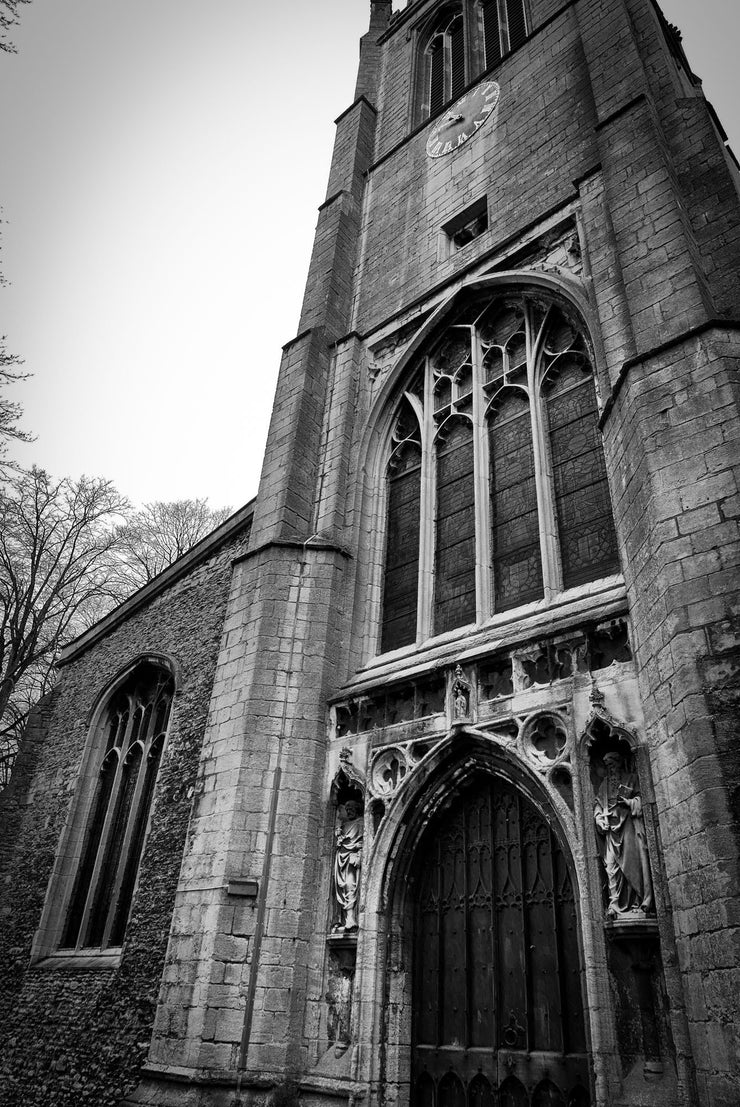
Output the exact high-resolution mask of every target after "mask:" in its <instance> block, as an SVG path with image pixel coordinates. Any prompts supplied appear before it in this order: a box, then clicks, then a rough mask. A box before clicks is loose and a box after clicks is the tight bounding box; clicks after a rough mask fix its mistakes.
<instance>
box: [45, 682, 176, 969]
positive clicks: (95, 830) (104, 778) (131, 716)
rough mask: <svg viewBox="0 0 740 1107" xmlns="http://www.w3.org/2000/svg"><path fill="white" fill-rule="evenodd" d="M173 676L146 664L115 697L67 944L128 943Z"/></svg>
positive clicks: (100, 748) (106, 719)
mask: <svg viewBox="0 0 740 1107" xmlns="http://www.w3.org/2000/svg"><path fill="white" fill-rule="evenodd" d="M173 690H174V688H173V680H172V677H171V675H170V674H169V673H168V672H167V671H166V670H164V669H163V668H161V667H160V666H158V665H154V664H152V663H150V662H145V663H142V664H140V665H138V666H137V667H136V668H135V669H134V671H133V672H132V673H131V675H130V676H129V677H128V678H127V680H126V681H125V682H124V683H123V684H122V685H121V686H119V687H118V688H117V690H116V691H115V692H114V694H113V695H112V697H111V698H110V700H109V702H108V704H107V706H106V708H105V710H104V711H103V714H102V716H101V718H100V722H99V723H98V726H97V729H96V734H95V739H94V746H93V754H92V757H93V762H94V763H93V771H94V773H95V783H94V786H93V791H92V795H91V796H90V797H89V801H88V803H87V805H86V807H87V817H86V821H85V826H84V828H83V831H82V843H81V852H80V856H79V863H78V865H77V871H76V874H75V876H74V879H73V884H72V891H71V895H70V898H69V900H68V904H67V908H66V917H65V922H64V927H63V930H62V935H61V940H60V942H59V948H60V949H61V950H70V951H74V950H82V949H99V950H106V949H109V948H111V947H117V946H120V945H121V943H122V941H123V936H124V932H125V929H126V923H127V922H128V917H129V913H130V910H131V903H132V899H133V893H134V885H135V882H136V877H137V874H138V871H139V862H140V861H141V855H142V851H143V847H144V837H145V834H146V828H147V824H148V821H149V812H150V809H151V804H152V796H153V794H154V785H155V782H156V778H157V773H158V770H159V764H160V760H161V757H162V749H163V746H164V740H165V734H166V731H167V724H168V721H169V714H170V706H171V703H172V695H173Z"/></svg>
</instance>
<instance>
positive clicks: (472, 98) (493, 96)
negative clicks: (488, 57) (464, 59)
mask: <svg viewBox="0 0 740 1107" xmlns="http://www.w3.org/2000/svg"><path fill="white" fill-rule="evenodd" d="M499 93H500V89H499V86H498V85H497V84H496V82H495V81H484V82H483V84H480V85H476V87H475V88H471V90H470V92H466V93H465V95H464V96H461V97H460V99H459V100H456V101H455V103H454V104H453V105H452V107H451V108H450V109H449V110H448V111H446V112H445V114H444V115H443V116H441V118H440V119H438V120H437V122H436V123H435V124H434V126H433V127H432V133H431V134H430V135H429V138H428V139H427V154H428V155H429V157H430V158H443V157H444V156H445V154H451V153H453V151H455V150H457V149H459V147H460V146H463V145H464V144H465V143H466V142H467V141H468V139H469V138H472V137H473V135H474V134H475V133H476V132H477V131H479V130H480V128H481V127H482V126H483V124H484V123H485V121H486V120H487V119H488V117H489V116H490V115H491V114H492V112H493V109H494V108H495V107H496V104H497V103H498V98H499Z"/></svg>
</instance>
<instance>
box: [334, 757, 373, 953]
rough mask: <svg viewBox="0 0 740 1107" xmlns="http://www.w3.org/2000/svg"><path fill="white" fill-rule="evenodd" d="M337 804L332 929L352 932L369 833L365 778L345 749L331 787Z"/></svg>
mask: <svg viewBox="0 0 740 1107" xmlns="http://www.w3.org/2000/svg"><path fill="white" fill-rule="evenodd" d="M331 795H332V799H333V801H334V803H335V805H336V815H335V823H334V866H333V882H332V884H333V900H334V924H333V926H332V933H335V934H337V933H344V934H351V933H353V932H355V931H356V930H357V927H358V918H357V911H358V903H359V894H360V872H361V869H362V845H363V840H364V834H365V779H364V777H363V775H362V774H361V773H360V772H359V770H358V769H356V768H355V766H354V765H353V764H352V753H351V751H350V750H349V749H346V748H345V749H343V750H342V751H341V752H340V754H339V769H338V770H337V772H336V774H335V776H334V779H333V781H332V787H331Z"/></svg>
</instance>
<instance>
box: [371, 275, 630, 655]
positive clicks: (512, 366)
mask: <svg viewBox="0 0 740 1107" xmlns="http://www.w3.org/2000/svg"><path fill="white" fill-rule="evenodd" d="M386 493H387V530H386V556H385V575H384V584H383V614H382V626H381V636H380V637H381V641H380V646H381V650H383V651H385V650H391V649H397V648H398V647H400V646H404V645H408V644H410V643H412V642H415V641H423V640H424V639H425V638H428V637H429V636H431V635H434V634H442V633H444V632H445V631H450V630H454V629H455V628H457V627H462V626H466V625H469V624H473V623H480V622H482V621H485V620H486V619H488V618H490V617H491V616H492V615H494V614H495V613H496V612H500V611H506V610H509V609H511V608H515V607H519V606H521V605H523V604H526V603H529V602H531V601H533V600H539V599H545V600H550V599H552V598H553V597H554V596H555V595H557V594H558V593H560V592H562V591H563V590H564V589H568V588H573V587H575V586H576V585H579V584H583V583H585V582H587V581H590V580H595V579H598V578H599V577H603V576H607V575H609V574H610V573H614V572H616V571H618V569H619V562H618V557H617V547H616V538H615V532H614V524H613V521H612V515H611V505H610V500H609V492H608V486H607V478H606V468H605V464H604V456H603V450H602V445H601V437H600V434H599V430H598V411H597V406H596V393H595V388H594V380H593V372H592V365H591V357H590V354H589V350H588V344H587V342H586V339H585V336H584V334H583V331H582V329H581V327H580V326H579V324H578V323H577V321H576V320H575V318H574V317H573V315H572V313H571V312H570V311H569V309H567V308H566V307H564V306H561V305H559V304H557V303H555V302H554V301H552V300H546V299H545V298H544V297H543V296H542V295H539V294H534V293H533V294H521V295H503V294H501V295H498V296H496V297H494V298H491V296H490V294H488V295H487V296H486V297H485V298H477V299H475V300H472V301H469V302H468V303H467V304H466V305H465V306H464V307H463V308H462V309H460V310H459V311H458V312H457V314H456V315H455V316H453V317H452V318H451V321H450V322H448V323H447V324H446V326H445V329H444V331H443V333H442V334H441V335H440V336H438V337H437V338H436V340H434V341H433V342H432V343H431V345H430V347H429V350H428V352H427V353H426V354H425V355H422V356H421V358H420V361H419V363H418V364H417V366H416V368H415V369H413V370H412V373H411V379H410V383H409V386H408V388H407V389H406V391H405V393H404V394H403V398H402V399H401V401H400V403H399V407H398V412H397V416H396V420H395V424H394V430H393V435H392V439H391V446H390V451H389V462H388V468H387V483H386Z"/></svg>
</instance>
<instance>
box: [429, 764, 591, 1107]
mask: <svg viewBox="0 0 740 1107" xmlns="http://www.w3.org/2000/svg"><path fill="white" fill-rule="evenodd" d="M414 871H415V879H414V888H415V919H414V923H415V931H414V979H413V989H414V992H413V998H414V1003H413V1049H412V1073H411V1077H412V1104H413V1107H588V1104H589V1102H590V1099H589V1093H588V1088H589V1065H588V1058H587V1054H586V1041H585V1031H584V1017H583V1003H582V995H581V960H580V952H579V942H578V933H577V922H576V913H575V904H574V899H573V884H572V881H571V877H570V873H569V870H568V864H567V862H566V859H565V857H564V855H563V852H562V850H561V849H560V847H559V845H558V843H557V841H556V839H555V837H554V835H553V833H552V831H551V830H550V827H549V826H548V824H547V822H546V821H545V820H544V819H543V817H542V816H541V815H540V814H539V812H538V811H537V810H536V809H535V807H534V805H533V804H532V803H530V802H529V800H527V799H526V798H525V797H524V796H523V795H522V794H521V793H520V792H519V791H518V790H517V789H515V788H514V787H513V786H512V785H510V784H508V783H506V782H504V781H502V780H499V779H497V778H495V777H485V778H482V779H480V780H479V781H478V783H477V784H476V785H475V786H474V787H472V788H471V789H470V790H468V791H466V792H464V793H463V794H461V796H460V797H459V798H458V799H457V800H456V801H455V802H454V803H453V804H452V805H451V806H450V807H448V808H447V809H446V810H445V811H444V813H442V814H441V815H440V816H439V817H438V818H437V820H436V821H435V822H433V823H432V824H431V825H430V828H429V830H428V831H427V833H426V835H425V837H424V839H423V841H422V843H421V846H420V849H419V855H418V858H417V860H416V864H415V870H414Z"/></svg>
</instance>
